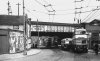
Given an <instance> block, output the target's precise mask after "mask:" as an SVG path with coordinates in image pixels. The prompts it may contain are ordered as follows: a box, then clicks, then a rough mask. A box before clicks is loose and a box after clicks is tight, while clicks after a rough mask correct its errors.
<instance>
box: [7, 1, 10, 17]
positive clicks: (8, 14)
mask: <svg viewBox="0 0 100 61" xmlns="http://www.w3.org/2000/svg"><path fill="white" fill-rule="evenodd" d="M9 5H10V2H9V1H8V9H7V10H8V15H9V10H10V9H9Z"/></svg>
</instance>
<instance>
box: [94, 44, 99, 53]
mask: <svg viewBox="0 0 100 61" xmlns="http://www.w3.org/2000/svg"><path fill="white" fill-rule="evenodd" d="M94 48H95V54H96V55H98V43H95V46H94Z"/></svg>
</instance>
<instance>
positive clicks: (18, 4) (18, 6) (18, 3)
mask: <svg viewBox="0 0 100 61" xmlns="http://www.w3.org/2000/svg"><path fill="white" fill-rule="evenodd" d="M16 5H18V16H19V5H21V4H19V3H18V4H16Z"/></svg>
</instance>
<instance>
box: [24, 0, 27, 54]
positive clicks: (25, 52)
mask: <svg viewBox="0 0 100 61" xmlns="http://www.w3.org/2000/svg"><path fill="white" fill-rule="evenodd" d="M23 17H24V18H23V20H24V21H23V31H24V35H23V36H24V52H23V55H27V51H26V37H27V36H26V17H25V6H24V0H23Z"/></svg>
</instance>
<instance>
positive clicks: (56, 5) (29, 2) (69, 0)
mask: <svg viewBox="0 0 100 61" xmlns="http://www.w3.org/2000/svg"><path fill="white" fill-rule="evenodd" d="M8 1H9V2H10V6H11V9H12V15H17V13H18V6H17V5H16V4H17V3H18V2H19V3H20V4H21V5H20V7H19V8H20V10H19V14H20V15H22V13H23V9H22V6H23V4H22V1H23V0H0V15H2V14H5V15H7V14H8V11H7V8H8V6H7V2H8ZM74 1H75V0H25V13H27V14H28V17H29V18H32V21H36V20H37V19H38V20H39V21H44V22H60V23H76V21H74V17H75V14H74V12H75V3H74ZM76 1H80V0H76ZM39 3H40V4H39ZM49 4H51V5H52V8H53V9H54V10H55V11H56V12H55V14H56V15H48V14H49V12H48V11H47V10H46V9H48V10H52V9H51V6H48V7H46V8H45V7H44V6H42V5H49ZM81 6H82V7H85V8H82V9H81V11H82V12H85V11H91V10H93V9H95V8H96V6H100V2H97V1H96V0H83V1H82V2H77V3H76V7H77V8H79V7H81ZM87 6H88V7H87ZM79 11H80V10H79V9H77V12H79ZM53 13H54V12H51V13H50V14H53ZM90 13H91V12H86V13H82V14H80V15H79V14H77V15H76V18H81V19H82V20H83V19H85V18H86V17H87V16H88V15H89V14H90ZM99 13H100V12H99V10H98V12H96V11H94V12H92V13H91V15H90V16H88V17H87V18H86V19H85V20H84V21H86V20H88V21H91V20H93V19H100V17H99V16H100V14H99Z"/></svg>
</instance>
